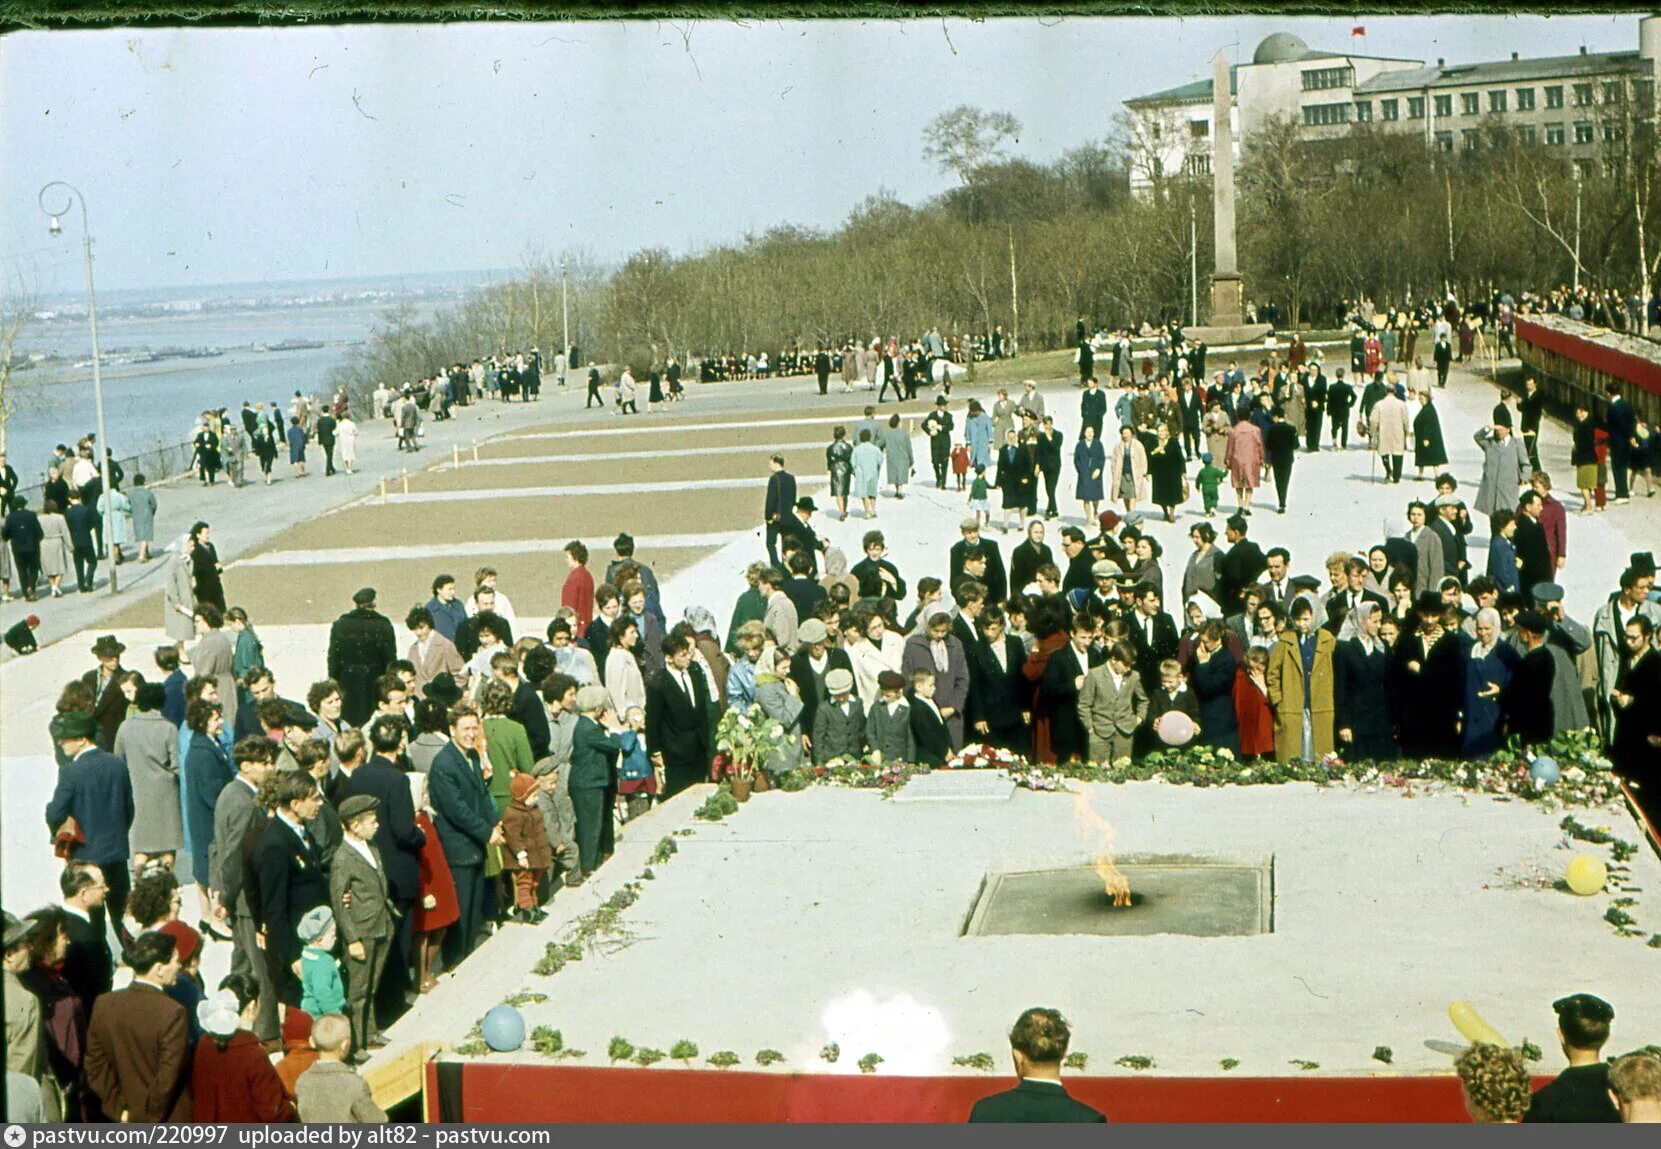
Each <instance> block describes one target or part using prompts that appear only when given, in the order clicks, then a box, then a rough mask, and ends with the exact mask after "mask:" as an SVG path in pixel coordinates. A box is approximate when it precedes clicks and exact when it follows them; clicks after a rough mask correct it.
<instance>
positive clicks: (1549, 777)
mask: <svg viewBox="0 0 1661 1149" xmlns="http://www.w3.org/2000/svg"><path fill="white" fill-rule="evenodd" d="M1557 775H1558V770H1557V760H1556V759H1555V758H1547V757H1544V756H1543V755H1542V756H1541V757H1539V758H1536V759H1535V760H1534V761H1533V762H1530V763H1529V765H1528V776H1529V777H1530V778H1532V779H1534V785H1535V786H1536V787H1537V788H1541V789H1543V788H1545V787H1547V786H1550V785H1552V784H1553V783H1555V782H1556V781H1557Z"/></svg>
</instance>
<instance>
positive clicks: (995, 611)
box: [964, 606, 1032, 753]
mask: <svg viewBox="0 0 1661 1149" xmlns="http://www.w3.org/2000/svg"><path fill="white" fill-rule="evenodd" d="M975 622H976V624H977V628H978V629H979V631H980V634H979V638H978V641H976V642H975V643H974V644H972V645H969V646H965V647H964V650H965V652H966V653H967V654H968V656H969V704H968V707H967V710H966V714H965V718H966V719H967V724H968V729H969V734H968V739H969V740H970V741H972V742H979V741H985V742H989V743H991V744H992V745H993V746H1001V747H1003V748H1004V749H1006V750H1014V751H1017V752H1020V753H1025V752H1026V751H1027V750H1028V749H1030V747H1031V743H1032V737H1031V734H1030V724H1031V722H1032V689H1031V687H1030V686H1029V685H1028V684H1027V681H1026V679H1025V677H1024V676H1023V675H1022V673H1021V669H1022V667H1023V666H1024V665H1025V664H1026V659H1027V652H1026V647H1024V646H1023V645H1022V644H1021V640H1020V639H1018V638H1016V637H1015V636H1014V635H1012V634H1010V633H1009V629H1008V619H1007V618H1006V616H1005V615H1004V612H1003V608H1002V607H996V606H989V607H987V608H986V609H985V610H983V611H981V612H980V617H979V618H977V619H976V620H975Z"/></svg>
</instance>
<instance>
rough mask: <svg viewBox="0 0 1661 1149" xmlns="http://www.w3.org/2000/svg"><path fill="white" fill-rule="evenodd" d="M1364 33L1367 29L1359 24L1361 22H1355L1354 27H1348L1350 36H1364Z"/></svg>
mask: <svg viewBox="0 0 1661 1149" xmlns="http://www.w3.org/2000/svg"><path fill="white" fill-rule="evenodd" d="M1366 34H1367V29H1366V27H1365V26H1364V25H1361V24H1357V25H1356V26H1355V27H1353V28H1351V29H1350V35H1351V36H1365V35H1366Z"/></svg>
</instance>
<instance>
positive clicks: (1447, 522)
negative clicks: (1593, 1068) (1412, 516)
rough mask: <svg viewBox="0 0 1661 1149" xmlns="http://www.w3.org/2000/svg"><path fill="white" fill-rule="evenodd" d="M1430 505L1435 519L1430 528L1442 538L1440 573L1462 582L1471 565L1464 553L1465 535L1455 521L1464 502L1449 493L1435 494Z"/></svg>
mask: <svg viewBox="0 0 1661 1149" xmlns="http://www.w3.org/2000/svg"><path fill="white" fill-rule="evenodd" d="M1431 505H1432V508H1433V509H1434V510H1435V511H1436V519H1435V521H1433V522H1432V523H1431V524H1430V529H1431V530H1433V531H1435V532H1436V537H1437V538H1439V539H1440V540H1442V573H1443V574H1444V575H1452V576H1454V577H1455V578H1457V579H1459V580H1460V581H1461V582H1463V581H1464V579H1465V570H1466V568H1468V567H1469V566H1470V565H1471V564H1470V562H1469V560H1468V558H1467V556H1466V553H1465V536H1464V534H1462V533H1461V532H1460V530H1459V526H1458V523H1457V520H1458V518H1459V512H1460V510H1461V509H1462V507H1463V506H1464V504H1462V503H1461V502H1460V501H1459V496H1458V495H1455V494H1451V493H1450V494H1443V495H1437V496H1436V501H1435V502H1434V503H1433V504H1431Z"/></svg>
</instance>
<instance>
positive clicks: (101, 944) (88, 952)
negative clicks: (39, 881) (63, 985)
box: [58, 862, 115, 1014]
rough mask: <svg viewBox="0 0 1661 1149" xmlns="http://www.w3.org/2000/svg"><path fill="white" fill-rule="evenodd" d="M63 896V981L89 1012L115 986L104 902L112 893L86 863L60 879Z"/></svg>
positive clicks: (73, 866)
mask: <svg viewBox="0 0 1661 1149" xmlns="http://www.w3.org/2000/svg"><path fill="white" fill-rule="evenodd" d="M58 889H59V891H60V892H61V893H62V894H63V909H64V915H63V921H64V932H65V933H66V934H67V935H68V937H69V947H68V949H66V950H65V951H64V955H63V977H64V981H66V982H68V983H69V988H70V989H71V990H73V991H74V993H75V996H76V997H78V998H80V999H81V1004H82V1006H83V1007H84V1008H85V1010H86V1012H87V1013H88V1014H90V1013H91V1012H92V1003H93V1002H94V1001H96V1000H97V998H98V996H99V995H100V994H105V993H108V992H109V991H110V988H111V987H112V986H113V985H114V984H115V958H114V956H113V955H112V954H111V953H110V941H109V935H108V933H107V932H106V931H105V929H104V924H103V914H104V898H105V897H106V895H108V893H109V886H108V885H107V884H105V881H104V873H103V871H102V870H100V869H99V868H98V867H97V866H94V865H91V864H89V863H86V862H71V863H69V865H67V866H65V867H64V868H63V872H62V873H61V874H59V875H58Z"/></svg>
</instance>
